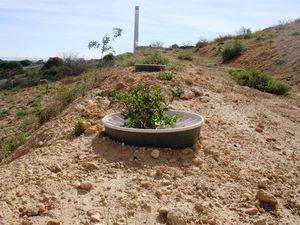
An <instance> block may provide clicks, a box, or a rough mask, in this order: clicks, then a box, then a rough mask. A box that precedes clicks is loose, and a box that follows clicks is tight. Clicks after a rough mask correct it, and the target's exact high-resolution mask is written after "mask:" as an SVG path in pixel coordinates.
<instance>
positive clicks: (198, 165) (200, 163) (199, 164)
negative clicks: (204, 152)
mask: <svg viewBox="0 0 300 225" xmlns="http://www.w3.org/2000/svg"><path fill="white" fill-rule="evenodd" d="M192 163H193V165H194V166H197V167H199V168H202V166H203V161H202V160H201V159H197V158H196V159H193V161H192Z"/></svg>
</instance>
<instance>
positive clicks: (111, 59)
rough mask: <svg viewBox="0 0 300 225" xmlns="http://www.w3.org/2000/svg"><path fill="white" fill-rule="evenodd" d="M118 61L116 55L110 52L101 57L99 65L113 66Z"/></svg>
mask: <svg viewBox="0 0 300 225" xmlns="http://www.w3.org/2000/svg"><path fill="white" fill-rule="evenodd" d="M115 62H116V57H115V56H114V55H113V54H112V53H109V54H107V55H105V56H104V57H103V58H102V59H100V63H99V66H100V67H111V66H113V65H114V64H115Z"/></svg>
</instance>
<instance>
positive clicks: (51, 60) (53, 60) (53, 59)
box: [42, 57, 64, 70]
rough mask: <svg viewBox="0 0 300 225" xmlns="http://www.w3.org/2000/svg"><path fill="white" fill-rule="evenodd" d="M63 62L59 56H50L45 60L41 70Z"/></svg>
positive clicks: (60, 64)
mask: <svg viewBox="0 0 300 225" xmlns="http://www.w3.org/2000/svg"><path fill="white" fill-rule="evenodd" d="M63 64H64V61H63V59H61V58H59V57H51V58H49V59H48V60H47V62H46V63H45V64H44V66H43V67H42V70H48V69H50V68H52V67H58V66H62V65H63Z"/></svg>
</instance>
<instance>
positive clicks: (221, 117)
mask: <svg viewBox="0 0 300 225" xmlns="http://www.w3.org/2000/svg"><path fill="white" fill-rule="evenodd" d="M226 71H227V68H225V67H206V66H194V65H190V66H189V67H188V69H187V71H185V72H181V73H179V74H177V75H176V76H175V78H174V79H175V81H173V82H178V83H180V84H181V85H182V86H184V87H185V90H186V92H188V93H189V94H190V96H189V97H188V99H187V100H183V99H178V100H175V101H174V102H172V104H171V107H172V108H174V109H183V110H191V111H195V112H198V113H200V114H201V115H203V116H204V118H205V124H204V126H203V129H202V133H201V138H200V139H199V142H198V143H197V144H195V146H194V147H193V148H188V149H181V150H170V149H159V151H160V156H159V158H158V159H154V158H152V157H151V151H152V150H153V148H139V147H133V146H126V145H124V144H121V143H116V142H114V141H112V140H110V139H109V138H107V137H105V136H103V134H102V133H101V131H100V132H95V133H94V134H91V135H82V136H80V137H78V138H73V137H72V136H71V135H70V134H71V133H72V129H73V126H74V121H75V120H76V118H78V117H79V116H84V117H85V118H86V119H87V120H88V121H90V122H91V124H92V128H93V129H94V131H96V130H101V128H102V127H101V125H100V119H101V118H102V117H103V116H104V115H105V114H107V113H109V112H113V111H115V110H117V109H116V108H115V107H113V106H110V104H109V101H108V99H107V98H106V97H103V96H101V93H102V92H103V90H110V89H113V88H118V89H128V88H130V87H132V86H133V85H134V84H136V83H141V82H142V83H149V84H152V85H156V84H164V85H165V87H166V90H165V92H166V93H168V92H169V90H168V87H169V86H170V85H171V83H172V82H168V81H162V80H161V79H159V75H158V74H157V73H133V72H132V71H131V70H130V69H124V70H119V71H118V70H117V71H116V72H115V75H113V76H111V77H109V78H107V80H105V81H104V82H103V85H102V86H101V87H99V88H98V89H95V90H93V91H92V92H91V93H90V94H89V95H88V96H86V97H85V98H80V99H77V100H76V101H75V102H74V103H73V104H72V105H71V106H70V107H69V108H67V109H66V110H65V111H64V112H63V113H62V114H61V115H60V116H59V117H58V118H56V119H54V120H52V121H50V122H48V123H46V124H45V125H43V126H42V127H41V128H40V129H39V130H38V131H37V132H36V133H35V134H33V135H32V138H31V139H30V141H29V142H27V143H26V144H25V145H23V146H22V147H21V148H20V149H18V150H17V151H16V153H15V154H14V155H13V156H12V158H11V159H13V158H16V157H17V156H20V155H23V156H21V157H19V158H17V159H15V160H14V161H12V162H10V163H8V164H2V165H1V166H0V179H1V184H0V224H5V225H14V224H23V225H27V224H34V225H36V224H37V225H43V224H48V225H51V224H52V225H53V224H64V225H67V224H72V225H75V224H76V225H77V224H84V225H88V224H98V225H100V224H114V225H116V224H136V225H139V224H166V223H168V224H169V225H175V224H176V225H183V224H256V225H263V224H299V220H300V182H299V175H300V174H299V171H300V163H299V156H300V155H299V149H300V138H299V132H300V129H299V122H300V115H299V112H300V111H299V103H298V105H297V104H296V103H297V100H299V99H296V97H295V95H293V96H291V97H278V96H275V95H271V94H267V93H262V92H259V91H257V90H253V89H250V88H247V87H241V86H238V85H236V84H235V83H234V82H233V81H232V80H231V79H230V78H229V76H228V74H227V72H226ZM193 86H195V87H198V88H199V87H201V88H202V90H203V92H204V95H205V96H207V97H208V99H209V102H205V101H203V96H196V95H194V94H193V93H191V91H190V90H191V87H193ZM206 99H207V98H206ZM91 133H93V132H91ZM25 153H26V154H25Z"/></svg>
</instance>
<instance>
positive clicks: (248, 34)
mask: <svg viewBox="0 0 300 225" xmlns="http://www.w3.org/2000/svg"><path fill="white" fill-rule="evenodd" d="M238 34H239V35H240V36H241V37H242V38H244V39H249V38H252V37H254V34H253V33H252V31H251V28H246V27H242V28H241V29H240V30H239V31H238Z"/></svg>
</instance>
